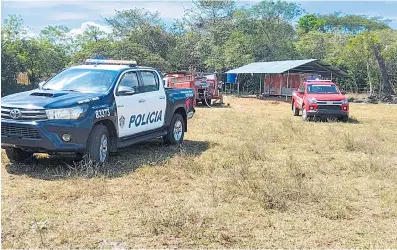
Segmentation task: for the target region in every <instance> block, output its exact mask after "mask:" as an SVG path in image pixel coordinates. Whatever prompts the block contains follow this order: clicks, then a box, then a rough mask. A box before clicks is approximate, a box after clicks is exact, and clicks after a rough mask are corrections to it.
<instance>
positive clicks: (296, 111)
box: [292, 103, 299, 116]
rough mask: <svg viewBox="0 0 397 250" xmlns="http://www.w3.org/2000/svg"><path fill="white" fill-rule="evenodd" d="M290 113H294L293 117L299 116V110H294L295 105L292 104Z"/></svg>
mask: <svg viewBox="0 0 397 250" xmlns="http://www.w3.org/2000/svg"><path fill="white" fill-rule="evenodd" d="M292 112H293V113H294V116H298V115H299V109H298V108H296V106H295V103H292Z"/></svg>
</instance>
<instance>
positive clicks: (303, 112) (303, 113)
mask: <svg viewBox="0 0 397 250" xmlns="http://www.w3.org/2000/svg"><path fill="white" fill-rule="evenodd" d="M302 118H303V120H306V109H305V108H303V111H302Z"/></svg>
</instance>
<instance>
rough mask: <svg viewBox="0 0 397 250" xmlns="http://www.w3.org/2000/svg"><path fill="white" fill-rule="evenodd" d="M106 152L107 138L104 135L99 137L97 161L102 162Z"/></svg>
mask: <svg viewBox="0 0 397 250" xmlns="http://www.w3.org/2000/svg"><path fill="white" fill-rule="evenodd" d="M107 154H108V138H107V136H106V135H102V137H101V145H100V147H99V161H100V162H104V161H105V160H106V157H107Z"/></svg>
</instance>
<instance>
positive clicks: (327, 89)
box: [307, 84, 339, 94]
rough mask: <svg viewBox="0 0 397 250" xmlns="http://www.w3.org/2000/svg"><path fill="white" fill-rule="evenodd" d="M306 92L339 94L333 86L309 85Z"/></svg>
mask: <svg viewBox="0 0 397 250" xmlns="http://www.w3.org/2000/svg"><path fill="white" fill-rule="evenodd" d="M307 92H308V93H309V94H339V91H338V89H337V88H336V86H335V85H333V84H324V85H323V84H321V85H320V84H309V85H308V86H307Z"/></svg>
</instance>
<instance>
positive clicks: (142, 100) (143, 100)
mask: <svg viewBox="0 0 397 250" xmlns="http://www.w3.org/2000/svg"><path fill="white" fill-rule="evenodd" d="M138 102H139V103H141V102H146V100H145V99H141V100H139V101H138Z"/></svg>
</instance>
